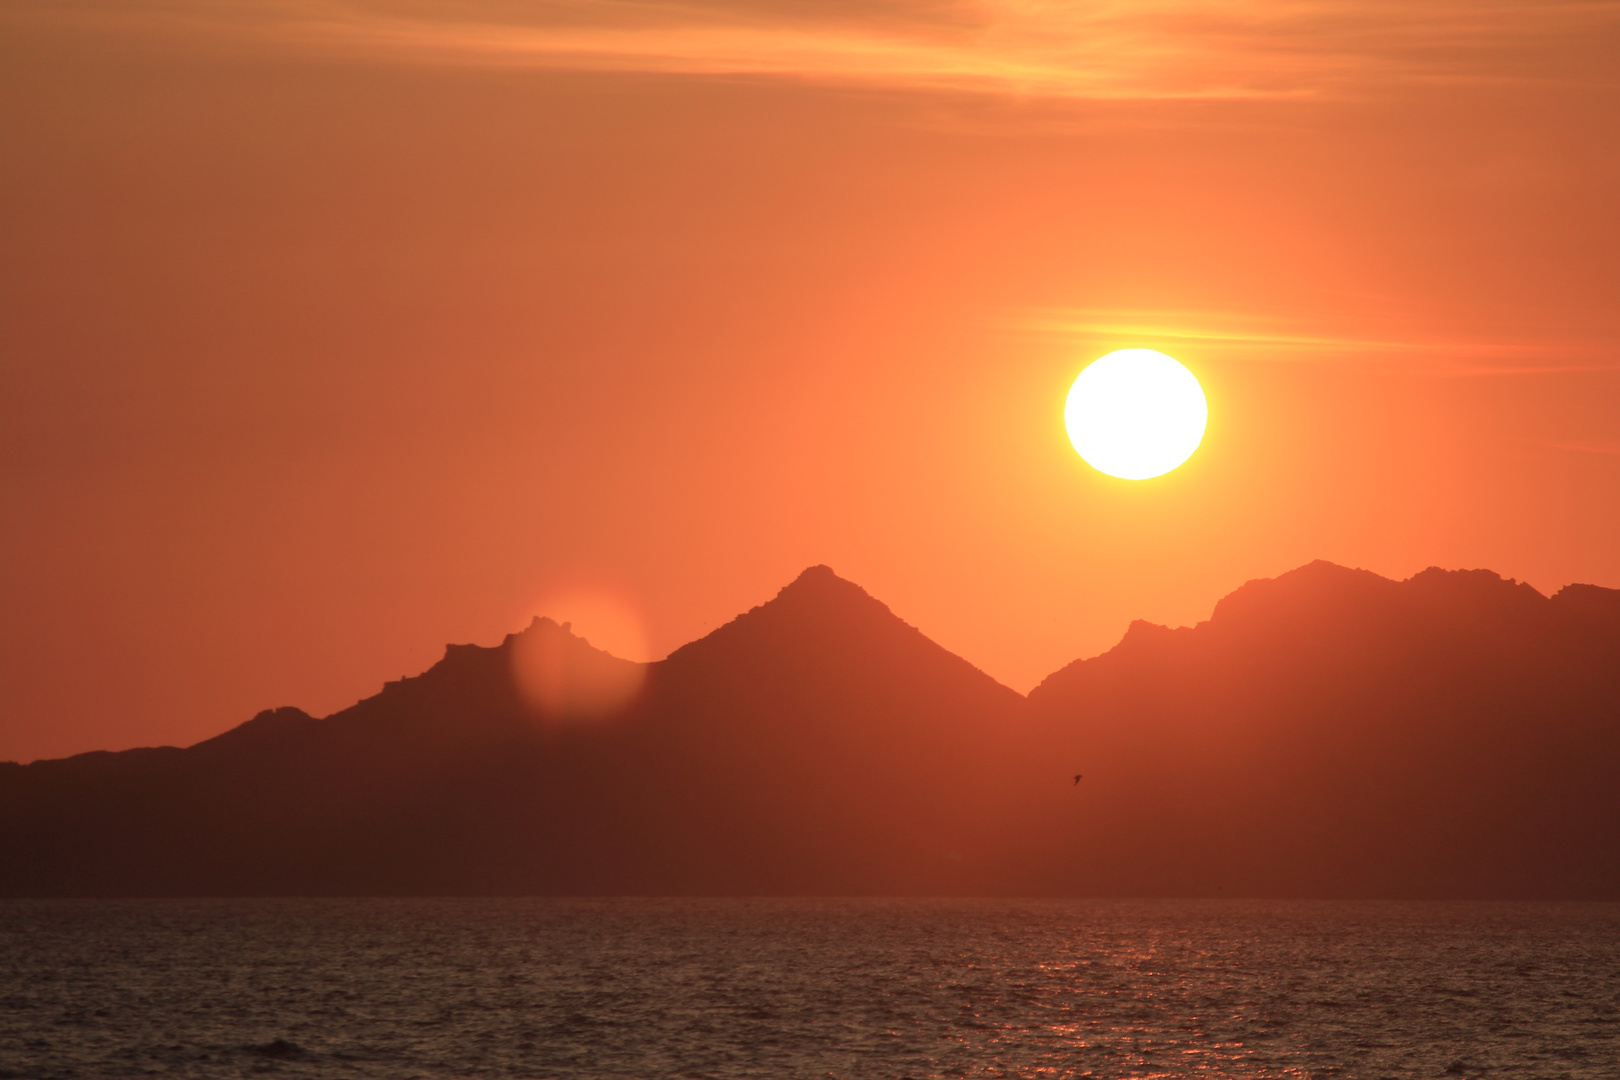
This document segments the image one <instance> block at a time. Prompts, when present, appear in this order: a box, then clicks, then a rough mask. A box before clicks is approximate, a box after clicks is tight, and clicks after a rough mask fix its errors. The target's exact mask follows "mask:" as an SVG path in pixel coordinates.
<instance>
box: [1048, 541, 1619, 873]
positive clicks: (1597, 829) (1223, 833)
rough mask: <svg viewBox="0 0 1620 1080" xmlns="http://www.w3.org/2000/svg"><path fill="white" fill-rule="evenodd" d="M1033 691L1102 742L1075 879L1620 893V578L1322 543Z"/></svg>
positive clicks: (1072, 749) (1072, 744)
mask: <svg viewBox="0 0 1620 1080" xmlns="http://www.w3.org/2000/svg"><path fill="white" fill-rule="evenodd" d="M1029 701H1030V706H1031V709H1032V711H1034V712H1035V713H1037V714H1039V716H1040V720H1039V721H1038V723H1039V724H1040V726H1041V728H1042V730H1043V732H1044V736H1045V738H1047V739H1048V740H1049V741H1050V743H1051V744H1052V745H1054V746H1062V747H1063V748H1064V750H1063V752H1064V753H1066V754H1067V755H1069V756H1070V757H1071V759H1073V760H1076V761H1080V762H1083V763H1084V764H1085V773H1086V782H1085V784H1084V785H1082V787H1081V790H1082V791H1083V792H1084V796H1083V797H1084V799H1085V800H1087V804H1086V806H1085V815H1084V820H1083V821H1082V822H1081V824H1080V828H1079V829H1078V830H1077V831H1076V832H1075V833H1074V834H1071V835H1069V836H1067V837H1066V838H1065V839H1066V841H1067V842H1068V844H1069V845H1070V851H1071V852H1072V861H1071V862H1070V863H1069V864H1067V866H1068V869H1069V871H1070V872H1069V873H1068V874H1067V875H1066V876H1064V877H1063V878H1062V879H1061V880H1060V881H1054V882H1053V883H1052V886H1053V887H1056V888H1061V889H1062V890H1064V891H1082V892H1087V891H1103V892H1110V893H1146V894H1161V895H1162V894H1177V895H1181V894H1195V895H1196V894H1204V895H1211V894H1212V895H1220V894H1222V893H1243V894H1258V895H1288V896H1301V895H1303V896H1409V897H1469V896H1492V897H1554V896H1562V897H1598V896H1606V897H1615V896H1620V789H1617V787H1616V785H1615V782H1614V778H1615V769H1616V766H1617V765H1620V590H1612V589H1599V588H1597V587H1595V586H1590V585H1572V586H1570V587H1568V588H1566V589H1564V590H1562V591H1561V592H1559V593H1558V594H1557V595H1555V596H1553V597H1551V598H1548V597H1544V596H1542V595H1541V594H1540V593H1538V592H1536V591H1535V590H1534V589H1532V588H1531V587H1530V586H1528V585H1524V584H1520V583H1516V582H1513V581H1509V580H1504V579H1502V578H1500V577H1498V576H1497V575H1495V574H1493V573H1491V572H1489V571H1484V570H1469V571H1445V570H1440V569H1436V568H1431V569H1428V570H1425V571H1423V572H1422V573H1420V574H1418V575H1416V576H1414V577H1412V578H1410V579H1408V580H1406V581H1402V582H1395V581H1390V580H1388V579H1386V578H1382V577H1379V576H1377V575H1375V574H1371V573H1368V572H1366V571H1363V570H1348V569H1345V568H1343V567H1339V566H1335V565H1333V564H1331V563H1327V562H1315V563H1311V564H1310V565H1308V566H1305V567H1301V568H1300V569H1298V570H1294V571H1292V572H1290V573H1287V574H1283V575H1281V576H1280V577H1278V578H1275V579H1271V580H1263V581H1252V582H1249V583H1248V584H1247V585H1244V586H1243V587H1242V588H1240V589H1238V590H1237V591H1236V592H1234V593H1232V594H1231V595H1229V596H1227V597H1226V598H1225V599H1223V600H1221V601H1220V602H1219V603H1218V604H1217V605H1216V607H1215V610H1214V613H1213V615H1212V616H1211V617H1210V619H1209V620H1208V621H1207V622H1204V623H1200V624H1199V625H1198V626H1196V627H1191V628H1181V629H1176V630H1171V629H1166V628H1165V627H1161V626H1154V625H1151V624H1149V623H1145V622H1137V623H1134V624H1132V625H1131V627H1130V629H1129V630H1128V631H1127V633H1126V634H1125V637H1124V639H1123V640H1121V641H1120V643H1119V644H1118V645H1117V646H1115V647H1114V648H1113V649H1112V650H1110V651H1109V652H1107V653H1105V654H1103V655H1101V656H1098V657H1095V658H1092V659H1089V660H1082V661H1077V662H1076V663H1073V664H1071V665H1069V666H1068V667H1066V668H1064V669H1063V670H1061V671H1059V672H1056V673H1055V674H1053V675H1051V676H1050V677H1048V678H1047V679H1046V680H1045V681H1044V682H1043V683H1042V684H1041V685H1040V686H1038V687H1037V688H1036V689H1035V690H1033V691H1032V692H1031V693H1030V695H1029Z"/></svg>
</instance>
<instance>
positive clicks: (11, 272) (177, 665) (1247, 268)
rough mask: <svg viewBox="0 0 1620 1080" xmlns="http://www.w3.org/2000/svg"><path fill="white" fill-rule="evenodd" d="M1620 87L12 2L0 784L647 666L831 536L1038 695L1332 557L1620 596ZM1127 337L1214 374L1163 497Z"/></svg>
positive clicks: (1483, 28)
mask: <svg viewBox="0 0 1620 1080" xmlns="http://www.w3.org/2000/svg"><path fill="white" fill-rule="evenodd" d="M1414 10H1417V11H1418V13H1417V14H1414ZM1616 56H1620V4H1615V3H1569V4H1537V5H1529V4H1523V3H1478V2H1474V3H1462V2H1458V3H1450V2H1438V3H1434V4H1425V5H1421V6H1420V5H1409V4H1398V3H1394V2H1371V3H1368V2H1358V3H1342V4H1334V3H1325V2H1315V0H1302V2H1298V3H1278V2H1270V3H1261V2H1251V3H1232V4H1218V5H1202V4H1199V5H1194V4H1189V3H1172V2H1167V3H1143V4H1131V5H1123V4H1121V5H1106V4H1090V5H1087V4H1057V3H1038V2H1027V3H1015V2H1004V3H985V4H972V3H962V4H936V3H930V2H928V0H902V2H897V3H881V4H863V3H855V2H853V0H829V2H823V0H793V2H789V3H783V4H775V5H769V6H768V10H767V6H766V5H749V4H743V3H739V2H736V0H719V2H714V3H707V4H704V3H697V4H682V5H675V4H664V3H641V4H632V3H610V2H601V0H596V2H578V3H533V4H527V3H526V4H519V3H514V2H506V0H482V2H476V3H463V4H452V3H449V2H439V0H417V2H411V0H388V2H382V0H379V2H373V3H339V2H336V0H302V2H301V0H262V2H243V3H228V2H224V0H175V2H172V3H156V2H139V3H128V2H119V3H111V2H108V3H94V2H71V0H49V2H46V0H37V2H30V0H21V2H14V3H11V4H8V5H7V6H6V7H5V8H4V9H3V11H0V148H3V149H0V197H3V206H4V210H3V214H4V218H3V221H4V228H3V229H0V498H3V506H4V512H3V514H0V582H3V593H0V600H3V603H0V635H3V640H0V693H3V698H0V759H4V758H16V759H19V760H29V759H32V758H35V757H41V756H59V755H64V754H69V753H75V752H79V751H83V750H89V749H96V748H114V749H116V748H122V747H127V746H133V745H146V744H155V743H175V744H185V743H189V742H193V741H196V740H198V739H200V738H203V737H206V736H208V735H211V734H214V733H216V732H218V731H220V730H223V729H225V728H227V727H230V726H233V725H234V724H236V723H239V722H240V721H242V720H244V719H246V718H247V717H248V716H250V715H252V713H254V712H255V711H257V710H258V709H260V708H263V707H268V706H276V705H283V704H293V705H299V706H302V707H304V708H306V709H309V710H311V711H313V712H317V713H324V712H328V711H331V710H334V709H336V708H339V707H341V706H344V705H347V704H349V703H351V702H352V701H354V700H355V699H357V698H359V697H362V696H364V695H367V694H370V693H372V692H374V691H375V690H376V689H377V688H378V687H379V686H380V684H381V683H382V681H383V680H385V679H391V678H397V677H399V676H400V675H402V674H407V673H414V672H417V671H419V670H421V669H423V668H425V667H427V666H428V665H429V664H431V663H432V662H433V661H434V660H435V659H437V657H438V656H439V654H440V652H441V650H442V646H443V644H444V643H445V642H447V641H474V642H480V643H484V644H490V643H494V642H495V641H498V640H499V639H500V637H501V636H502V635H503V634H505V633H507V632H509V631H511V630H515V629H518V628H519V627H520V626H522V625H524V624H526V623H527V622H528V619H529V616H531V615H533V614H535V613H544V614H551V615H555V616H556V617H558V618H559V619H564V618H573V619H574V620H575V622H576V624H577V625H578V626H579V627H580V628H582V629H584V630H585V631H586V633H587V636H589V635H590V634H591V633H592V632H593V631H592V626H593V625H597V626H600V628H601V629H599V630H597V631H595V632H596V633H597V636H598V637H599V638H603V639H607V643H608V644H614V643H615V642H617V641H621V640H622V641H626V642H628V641H630V640H632V639H633V635H630V634H629V633H628V632H624V631H621V630H620V629H619V627H620V626H621V625H622V624H623V623H624V622H625V621H626V620H627V619H628V620H630V621H634V620H636V619H639V620H640V622H641V623H642V629H643V631H644V635H643V636H644V641H645V644H644V645H642V646H640V649H641V654H640V655H639V656H637V657H636V658H638V659H644V658H650V657H656V656H662V655H663V654H665V653H666V652H668V651H669V650H670V649H671V648H673V647H674V646H676V645H678V644H680V643H682V642H684V641H687V640H689V639H691V638H694V637H696V636H699V635H701V634H703V633H705V632H707V631H708V630H710V629H712V628H713V627H714V626H716V625H718V624H719V623H721V622H723V621H724V620H726V619H727V618H729V617H730V616H732V615H733V614H736V613H737V612H739V611H741V610H743V609H745V608H747V607H749V606H750V605H752V604H755V603H758V602H761V601H763V600H764V599H766V598H768V597H769V596H770V595H772V594H773V593H774V592H775V590H776V589H777V588H778V587H780V586H781V585H782V584H784V583H786V582H787V581H788V580H790V579H791V578H792V577H793V576H794V575H795V574H796V573H797V572H798V571H799V570H801V569H802V568H803V567H805V566H806V565H809V564H812V563H818V562H825V563H828V564H830V565H831V566H833V567H834V569H836V570H837V571H838V572H839V573H840V574H842V575H843V576H845V577H848V578H850V579H852V580H855V581H857V582H859V583H861V584H862V585H864V586H865V587H866V588H867V589H868V590H870V591H871V592H872V593H873V594H874V595H876V596H878V597H879V598H881V599H883V600H885V601H886V602H887V603H889V604H890V606H891V607H893V608H894V609H895V611H896V612H897V613H898V614H899V615H900V616H902V617H903V618H905V619H906V620H908V621H909V622H912V623H914V624H915V625H917V626H918V627H920V628H921V629H922V630H923V631H924V632H925V633H927V634H929V635H930V636H931V637H933V638H934V639H935V640H937V641H939V642H941V643H942V644H944V645H945V646H946V647H948V648H950V649H952V650H953V651H956V652H958V653H960V654H962V655H963V656H965V657H967V658H968V659H969V660H971V661H973V662H974V663H976V664H978V665H980V666H981V667H983V668H984V669H985V670H987V671H988V672H990V673H991V674H992V675H994V676H996V677H997V678H1000V679H1002V680H1003V681H1005V682H1007V683H1008V684H1009V685H1012V686H1014V687H1016V688H1018V689H1020V690H1025V689H1028V688H1029V687H1030V686H1032V685H1033V684H1034V683H1035V682H1036V681H1038V680H1039V679H1040V678H1041V677H1042V676H1044V675H1045V674H1047V673H1048V672H1050V671H1052V670H1053V669H1055V668H1057V667H1059V666H1060V665H1062V664H1064V663H1066V662H1068V661H1069V660H1072V659H1074V658H1076V657H1078V656H1081V655H1090V654H1093V653H1096V652H1099V651H1101V650H1103V649H1105V648H1107V647H1108V646H1110V645H1111V644H1112V643H1113V642H1114V641H1115V640H1117V639H1118V637H1119V635H1120V634H1121V632H1122V631H1123V629H1124V627H1125V625H1126V624H1127V623H1128V622H1129V620H1131V619H1133V618H1138V617H1143V618H1148V619H1151V620H1154V621H1157V622H1166V623H1171V624H1176V623H1186V622H1193V621H1196V620H1198V619H1201V618H1204V617H1206V616H1207V615H1208V612H1209V609H1210V607H1211V605H1212V604H1213V602H1214V601H1215V600H1216V599H1217V598H1218V597H1220V596H1222V595H1224V594H1225V593H1227V592H1229V591H1230V590H1231V589H1233V588H1234V587H1236V586H1237V585H1239V584H1241V583H1242V582H1243V581H1244V580H1246V579H1248V578H1252V577H1257V576H1269V575H1273V574H1276V573H1279V572H1281V571H1284V570H1287V569H1290V568H1292V567H1294V566H1297V565H1299V564H1302V563H1304V562H1307V561H1309V560H1311V559H1314V558H1326V559H1331V560H1333V561H1336V562H1341V563H1345V564H1348V565H1354V566H1362V567H1366V568H1368V569H1371V570H1375V571H1377V572H1379V573H1383V574H1387V575H1390V576H1396V577H1404V576H1407V575H1409V574H1411V573H1413V572H1415V571H1417V570H1420V569H1422V568H1423V567H1425V566H1428V565H1431V564H1438V565H1441V566H1446V567H1481V566H1482V567H1489V568H1491V569H1494V570H1497V571H1498V572H1500V573H1502V574H1504V575H1507V576H1512V577H1517V578H1520V579H1525V580H1528V581H1530V583H1531V584H1533V585H1535V586H1536V587H1537V588H1540V589H1542V590H1543V591H1550V590H1553V589H1556V588H1558V587H1559V586H1561V585H1563V584H1566V583H1568V582H1571V581H1586V582H1594V583H1597V584H1601V585H1607V586H1615V587H1620V540H1617V537H1620V348H1617V346H1616V345H1615V341H1616V337H1617V334H1620V303H1617V302H1616V301H1617V298H1620V212H1617V210H1616V207H1617V206H1620V68H1617V67H1616V65H1615V63H1614V58H1615V57H1616ZM1126 346H1139V347H1150V348H1158V349H1162V350H1163V351H1165V352H1168V353H1170V354H1171V355H1173V356H1175V357H1177V358H1178V359H1180V360H1181V361H1182V362H1184V363H1185V364H1187V365H1188V366H1189V367H1190V368H1192V370H1193V371H1194V372H1195V373H1196V374H1197V375H1198V376H1199V378H1200V379H1201V380H1202V381H1203V384H1204V387H1205V390H1206V393H1207V395H1208V398H1209V403H1210V422H1209V430H1208V435H1207V436H1206V439H1205V442H1204V445H1203V447H1202V448H1201V449H1200V450H1199V452H1198V453H1197V454H1195V455H1194V457H1193V459H1192V460H1191V461H1190V462H1189V463H1188V464H1187V465H1185V466H1184V467H1182V468H1181V469H1180V470H1178V471H1176V472H1174V473H1172V474H1170V475H1169V476H1167V477H1164V478H1162V479H1159V480H1154V481H1146V482H1141V483H1131V482H1127V481H1118V480H1112V479H1109V478H1107V477H1103V476H1101V475H1099V474H1097V473H1094V472H1092V471H1091V470H1090V469H1089V468H1088V467H1087V466H1085V464H1084V463H1083V462H1081V461H1080V460H1079V458H1078V457H1076V456H1075V454H1074V453H1073V451H1072V450H1071V449H1070V448H1069V446H1068V443H1067V439H1066V436H1065V434H1064V430H1063V419H1062V409H1063V400H1064V395H1065V393H1066V391H1067V388H1068V384H1069V383H1070V381H1072V379H1073V378H1074V376H1075V374H1076V373H1077V372H1078V371H1079V370H1080V368H1081V367H1083V366H1084V365H1085V364H1086V363H1087V362H1089V361H1090V360H1092V359H1094V358H1095V357H1097V356H1099V355H1101V354H1102V353H1104V352H1107V351H1109V350H1111V349H1114V348H1119V347H1126ZM593 595H594V596H599V597H600V596H605V597H607V598H609V600H611V603H612V605H613V606H614V607H615V609H616V611H617V612H618V617H617V621H613V620H607V619H606V617H605V616H602V615H601V614H600V611H601V604H599V603H598V604H595V606H593V602H592V601H591V599H590V597H592V596H593ZM626 613H628V614H626ZM593 620H596V622H594V623H593ZM625 651H631V652H634V651H636V650H635V647H633V646H629V645H626V646H625Z"/></svg>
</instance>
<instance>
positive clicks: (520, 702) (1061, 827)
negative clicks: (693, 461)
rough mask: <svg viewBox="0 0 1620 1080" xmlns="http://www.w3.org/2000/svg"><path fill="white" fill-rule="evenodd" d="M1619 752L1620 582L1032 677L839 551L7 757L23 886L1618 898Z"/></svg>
mask: <svg viewBox="0 0 1620 1080" xmlns="http://www.w3.org/2000/svg"><path fill="white" fill-rule="evenodd" d="M603 687H606V688H607V690H605V691H604V690H602V688H603ZM1617 770H1620V590H1612V589H1602V588H1598V587H1596V586H1591V585H1572V586H1569V587H1567V588H1565V589H1563V590H1561V591H1560V592H1559V593H1558V594H1557V595H1555V596H1553V597H1551V598H1548V597H1544V596H1542V595H1541V594H1539V593H1537V592H1535V591H1534V590H1533V589H1531V588H1530V587H1529V586H1527V585H1522V584H1518V583H1515V582H1512V581H1507V580H1503V579H1502V578H1500V577H1498V576H1497V575H1495V574H1493V573H1490V572H1488V571H1478V570H1475V571H1452V572H1448V571H1443V570H1438V569H1430V570H1427V571H1424V572H1423V573H1421V574H1418V575H1416V576H1415V577H1413V578H1411V579H1409V580H1407V581H1403V582H1395V581H1390V580H1388V579H1385V578H1381V577H1378V576H1377V575H1374V574H1371V573H1368V572H1365V571H1360V570H1348V569H1345V568H1342V567H1338V566H1334V565H1332V564H1330V563H1325V562H1317V563H1312V564H1310V565H1309V566H1305V567H1302V568H1300V569H1298V570H1295V571H1292V572H1290V573H1287V574H1284V575H1282V576H1280V577H1278V578H1276V579H1272V580H1263V581H1253V582H1250V583H1249V584H1247V585H1245V586H1243V587H1242V588H1240V589H1238V590H1237V591H1236V592H1234V593H1232V594H1231V595H1230V596H1228V597H1226V598H1225V599H1223V600H1222V601H1221V602H1220V603H1219V604H1217V605H1216V608H1215V611H1214V614H1213V615H1212V616H1211V618H1210V619H1209V620H1208V621H1207V622H1204V623H1200V624H1199V625H1198V626H1196V627H1191V628H1182V629H1176V630H1171V629H1167V628H1164V627H1159V626H1153V625H1151V624H1148V623H1143V622H1138V623H1134V624H1132V626H1131V628H1130V630H1129V631H1128V632H1127V633H1126V635H1125V637H1124V639H1123V640H1122V641H1121V642H1120V643H1119V644H1118V645H1117V646H1116V647H1115V648H1113V649H1112V650H1110V651H1109V652H1107V653H1104V654H1103V655H1101V656H1098V657H1094V658H1092V659H1088V660H1082V661H1077V662H1075V663H1073V664H1071V665H1069V666H1068V667H1065V668H1064V669H1062V670H1061V671H1058V672H1056V673H1054V674H1053V675H1051V676H1050V677H1049V678H1047V679H1046V680H1045V681H1044V682H1043V683H1042V684H1041V685H1040V686H1039V687H1037V688H1036V689H1035V690H1033V691H1032V692H1031V693H1030V694H1029V695H1028V697H1027V698H1026V697H1024V696H1022V695H1019V694H1018V693H1016V692H1014V691H1012V690H1010V689H1008V688H1006V687H1004V686H1002V685H1000V684H999V683H997V682H996V681H995V680H993V679H991V678H990V677H989V676H987V675H985V674H984V673H983V672H980V671H979V670H977V669H976V668H974V667H973V666H972V665H971V664H969V663H968V662H967V661H965V660H963V659H961V658H960V657H957V656H955V655H953V654H951V653H949V652H947V651H946V650H945V649H943V648H941V647H940V646H938V645H936V644H934V643H933V642H931V641H930V640H928V639H927V638H926V637H925V636H924V635H923V634H922V633H920V632H919V631H918V630H916V629H915V628H913V627H911V626H909V625H907V624H906V623H904V622H903V621H901V620H900V619H899V618H897V617H896V616H895V615H894V614H893V613H892V612H890V611H889V609H888V608H887V607H885V606H884V605H883V604H882V603H880V602H879V601H877V600H875V599H873V598H872V597H871V596H869V595H868V594H867V593H866V592H865V591H864V590H862V589H861V588H859V587H858V586H856V585H854V584H851V583H850V582H847V581H844V580H843V579H841V578H839V577H837V576H836V575H835V574H834V573H833V572H832V571H831V570H830V569H828V568H827V567H824V566H818V567H812V568H811V569H809V570H806V571H805V572H804V573H803V574H802V575H800V577H799V578H798V579H797V580H795V581H794V582H793V583H792V584H790V585H788V586H787V587H786V588H784V589H783V590H782V591H781V592H780V593H779V594H778V595H777V597H776V598H775V599H773V600H771V601H770V602H769V603H766V604H764V605H761V606H760V607H757V608H754V609H753V610H751V611H749V612H747V613H746V614H744V615H741V616H739V617H738V618H736V619H734V620H733V621H732V622H730V623H728V624H726V625H725V626H723V627H721V628H720V629H718V630H716V631H714V632H713V633H711V634H709V635H708V636H707V637H704V638H702V639H700V640H698V641H695V642H692V643H691V644H689V645H686V646H684V647H682V648H680V649H678V650H676V651H675V652H674V653H672V654H671V655H670V656H669V657H668V658H667V659H665V660H662V661H658V662H656V663H652V664H647V665H637V664H631V663H630V662H628V661H624V660H619V659H617V658H614V657H610V656H608V655H607V654H605V653H603V652H600V651H599V650H596V649H594V648H593V647H591V646H590V645H589V643H588V642H586V641H584V640H582V639H580V638H578V637H576V636H575V635H573V634H572V633H571V631H570V629H569V628H568V627H566V626H559V625H558V624H556V623H554V622H552V621H550V620H547V619H536V620H535V622H534V623H533V624H532V625H531V626H530V627H529V628H528V629H526V630H525V631H523V632H522V633H521V634H514V635H510V636H509V637H507V639H506V640H505V641H504V642H502V643H501V644H500V645H497V646H495V647H492V648H483V647H479V646H473V645H453V646H450V647H449V648H448V649H447V650H446V653H445V657H444V659H443V660H441V661H440V662H439V663H438V664H436V665H434V666H433V667H432V668H431V669H429V670H428V671H426V672H424V673H423V674H422V675H419V676H416V677H414V678H408V679H403V680H401V681H399V682H394V683H389V684H388V685H387V686H385V687H384V688H383V690H382V692H381V693H379V694H377V695H376V696H374V697H371V698H368V699H366V700H364V701H361V702H359V703H358V704H356V705H354V706H352V707H350V708H348V709H345V710H343V711H341V712H338V713H335V714H333V715H332V716H329V717H325V718H320V719H318V718H315V717H312V716H310V715H308V714H306V713H304V712H302V711H300V710H298V709H293V708H281V709H274V710H268V711H266V712H263V713H260V714H259V715H258V716H256V717H254V718H253V719H252V720H250V721H248V722H247V723H245V724H242V725H241V726H239V727H237V728H235V729H233V730H231V731H228V732H226V733H225V734H223V735H220V736H218V737H217V738H213V739H209V740H207V741H205V742H202V743H198V744H197V745H195V746H192V747H189V748H187V749H177V748H173V747H161V748H153V749H140V750H130V751H125V752H122V753H106V752H98V753H91V754H81V755H79V756H77V757H73V758H67V759H62V760H55V761H39V762H34V763H32V764H29V765H17V764H14V763H7V764H4V765H0V894H3V895H9V896H204V895H430V894H431V895H508V894H540V895H578V894H625V895H647V894H659V895H699V894H706V895H1099V896H1101V895H1135V896H1278V897H1284V896H1287V897H1294V896H1320V897H1392V898H1401V897H1410V898H1461V897H1480V898H1570V899H1620V785H1617V784H1616V774H1617ZM1077 774H1079V775H1077ZM1080 775H1083V776H1084V777H1085V782H1084V783H1083V784H1082V783H1080V782H1079V779H1080Z"/></svg>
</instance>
